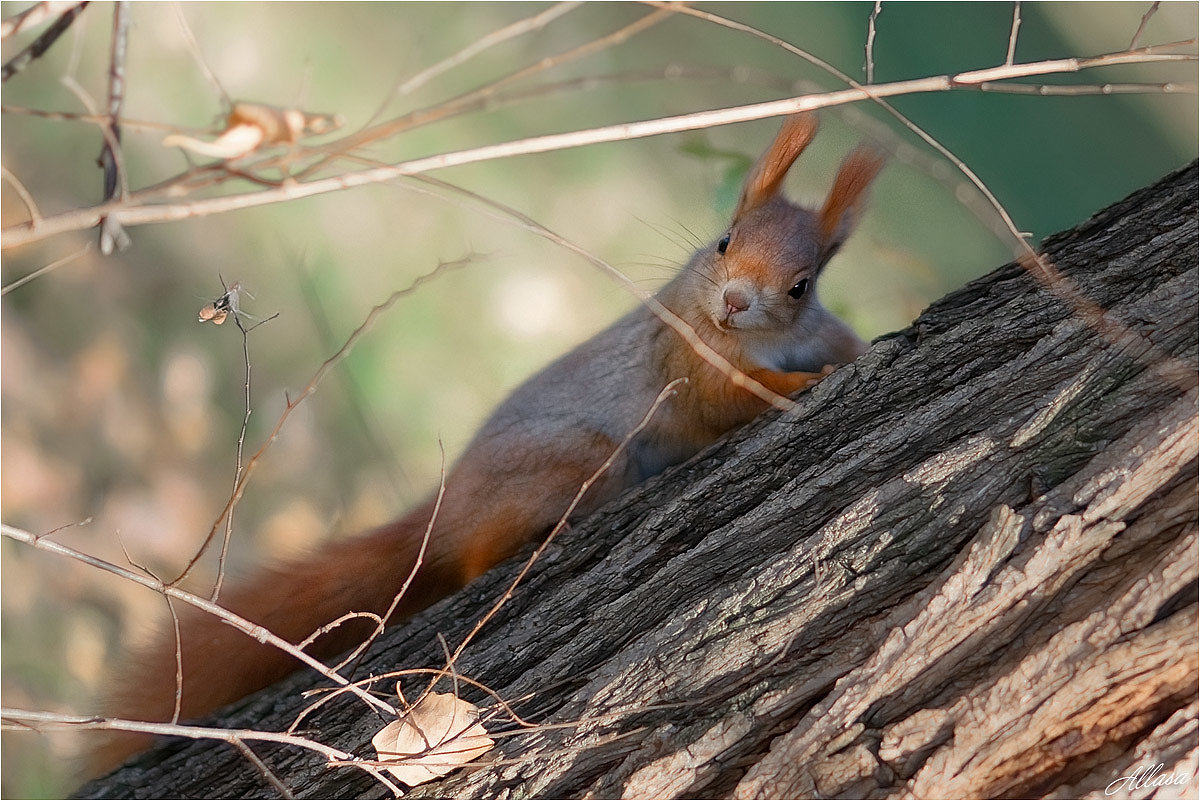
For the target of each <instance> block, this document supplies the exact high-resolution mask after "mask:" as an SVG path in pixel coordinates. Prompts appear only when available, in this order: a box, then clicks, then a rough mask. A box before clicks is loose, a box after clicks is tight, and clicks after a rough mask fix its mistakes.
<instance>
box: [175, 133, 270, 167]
mask: <svg viewBox="0 0 1200 801" xmlns="http://www.w3.org/2000/svg"><path fill="white" fill-rule="evenodd" d="M263 137H264V134H263V130H262V128H259V127H258V126H257V125H234V126H233V127H232V128H229V129H228V130H227V131H225V132H224V133H222V134H221V135H220V136H218V137H217V138H216V139H214V140H213V141H211V142H203V141H201V140H199V139H193V138H192V137H190V136H183V135H182V134H171V135H170V136H168V137H166V138H165V139H163V142H162V143H163V147H182V148H183V149H185V150H190V151H192V152H193V153H197V154H199V155H201V156H211V157H213V158H218V159H235V158H237V157H238V156H244V155H246V154H247V153H249V152H251V151H253V150H254V149H255V148H257V147H258V146H259V145H260V144H262V141H263Z"/></svg>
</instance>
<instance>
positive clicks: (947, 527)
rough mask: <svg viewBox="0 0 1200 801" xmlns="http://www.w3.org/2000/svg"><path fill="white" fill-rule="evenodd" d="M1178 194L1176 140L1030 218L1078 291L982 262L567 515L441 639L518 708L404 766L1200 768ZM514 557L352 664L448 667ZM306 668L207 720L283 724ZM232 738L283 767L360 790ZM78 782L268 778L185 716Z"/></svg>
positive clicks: (374, 788) (476, 769) (1052, 772)
mask: <svg viewBox="0 0 1200 801" xmlns="http://www.w3.org/2000/svg"><path fill="white" fill-rule="evenodd" d="M1196 197H1197V184H1196V166H1195V164H1193V165H1191V166H1189V167H1187V168H1185V169H1183V170H1181V171H1179V172H1177V173H1175V174H1173V175H1170V176H1168V177H1166V178H1165V179H1163V181H1161V182H1160V183H1159V184H1157V185H1156V186H1153V187H1150V188H1148V189H1145V190H1142V191H1140V192H1138V193H1136V194H1134V195H1133V196H1131V197H1130V198H1127V199H1126V200H1124V201H1122V202H1120V203H1118V204H1116V205H1115V206H1113V207H1111V208H1109V209H1107V210H1105V211H1103V212H1101V213H1100V214H1098V215H1097V216H1095V217H1094V218H1092V219H1091V220H1088V221H1087V222H1085V223H1083V224H1082V225H1080V226H1079V227H1077V228H1076V229H1074V230H1072V231H1068V232H1066V233H1064V234H1060V235H1057V236H1055V237H1052V238H1051V239H1050V240H1048V241H1047V242H1046V244H1045V246H1044V252H1045V253H1046V254H1047V256H1048V257H1049V258H1050V259H1051V260H1052V262H1053V263H1054V265H1055V266H1056V268H1057V269H1058V270H1059V271H1060V272H1061V273H1062V274H1063V275H1064V276H1066V278H1067V279H1068V280H1069V281H1070V282H1071V283H1073V285H1074V290H1073V291H1074V292H1075V293H1076V294H1075V297H1076V299H1078V298H1080V297H1082V298H1086V299H1087V303H1090V304H1095V305H1096V306H1099V307H1102V308H1103V309H1104V310H1105V313H1104V316H1103V319H1102V320H1101V319H1098V318H1097V317H1096V316H1095V315H1090V314H1089V313H1088V312H1087V311H1086V306H1081V305H1080V304H1079V303H1078V302H1076V301H1070V300H1064V299H1063V296H1062V295H1061V294H1059V293H1056V292H1055V291H1051V290H1050V289H1048V288H1047V287H1046V285H1045V284H1043V283H1041V282H1039V281H1038V280H1036V279H1035V278H1033V277H1031V275H1030V274H1029V273H1028V272H1026V271H1025V270H1024V269H1022V268H1021V267H1019V266H1017V265H1014V264H1010V265H1007V266H1005V267H1001V268H1000V269H998V270H996V271H995V272H993V273H992V274H990V275H988V276H986V277H984V278H982V279H980V280H977V281H974V282H972V283H971V284H969V285H967V286H965V287H963V288H962V289H961V290H959V291H957V292H955V293H953V294H951V295H950V296H948V297H946V298H944V299H943V300H941V301H939V302H938V303H936V304H934V305H933V306H932V307H931V308H930V309H929V310H928V311H926V312H925V313H924V314H923V315H922V316H921V317H920V318H919V319H918V320H917V321H916V322H915V323H914V324H913V325H912V327H910V328H908V329H907V330H904V331H901V332H899V333H896V334H893V335H890V336H888V337H884V338H883V339H881V340H879V341H877V342H876V343H875V344H874V346H873V347H872V349H871V351H870V353H868V354H867V355H866V356H864V357H863V358H861V359H859V360H858V361H857V362H856V363H855V364H854V365H853V366H852V367H848V368H844V369H842V370H839V371H838V372H837V373H835V374H834V375H833V376H831V377H830V378H828V379H827V380H825V381H823V382H822V383H821V384H819V385H818V386H817V387H816V388H815V389H813V390H812V391H810V392H808V393H807V394H805V395H803V396H801V397H800V398H799V402H798V404H797V405H796V407H795V408H794V409H793V410H791V411H789V412H785V413H775V414H768V415H764V416H763V417H762V418H761V419H759V420H757V421H756V422H755V423H753V424H751V425H750V426H747V427H746V428H744V429H742V430H740V431H737V432H735V433H734V434H733V435H732V436H730V437H728V438H727V439H725V440H724V441H723V442H721V443H719V444H717V445H716V446H714V447H713V448H711V449H709V450H708V451H707V452H705V453H703V454H701V455H700V456H699V457H697V458H695V459H693V460H691V461H690V462H688V463H687V464H685V465H683V466H681V467H679V468H678V469H674V470H671V471H669V472H668V473H667V474H665V475H663V476H660V477H659V478H657V479H655V480H653V481H650V482H648V483H647V484H645V485H644V486H641V487H639V488H637V489H635V490H634V491H632V492H630V493H629V494H627V495H626V496H624V497H623V498H621V499H620V500H619V501H618V502H616V503H614V504H612V505H610V506H609V507H608V508H606V509H605V510H603V511H601V512H600V513H599V514H597V515H595V516H593V517H591V518H590V519H587V520H585V521H583V522H581V523H580V524H578V525H577V526H575V527H573V528H572V529H571V530H569V531H566V532H564V533H563V534H562V535H561V536H560V537H559V538H558V539H557V540H555V542H554V543H553V544H552V545H551V547H550V548H549V550H548V551H547V553H546V554H545V555H544V556H543V557H542V558H541V559H540V560H539V562H538V563H537V564H536V565H535V567H534V568H533V570H532V572H531V574H530V576H529V578H528V579H527V580H526V581H525V582H524V583H523V584H522V585H521V587H520V588H519V589H518V591H517V592H516V594H515V596H514V597H513V598H512V599H511V600H510V601H509V602H508V603H507V605H505V606H504V607H503V609H502V610H501V611H500V612H499V614H498V615H497V616H496V618H495V619H494V620H493V621H492V622H491V623H489V624H488V625H487V626H486V628H485V629H484V630H483V631H482V633H481V634H480V635H479V637H478V638H477V639H476V640H475V641H474V643H473V644H472V645H471V646H470V647H469V648H467V650H466V651H465V653H464V655H463V657H462V659H461V660H460V661H459V663H458V665H457V668H456V669H457V672H458V674H459V675H460V676H461V677H465V678H469V679H473V680H475V681H478V682H482V683H483V684H485V685H487V686H488V687H489V688H491V690H493V691H494V692H495V693H497V694H498V695H499V696H500V697H502V698H504V699H505V700H507V701H509V702H510V703H511V704H512V705H513V707H514V708H515V710H516V711H517V712H518V713H519V714H520V715H521V716H522V717H523V718H524V719H525V720H526V721H528V722H530V723H532V724H538V727H536V728H533V729H531V730H529V729H524V728H522V727H521V726H519V725H517V724H515V723H511V722H510V723H508V724H507V725H502V724H500V722H499V720H497V721H495V722H493V723H492V724H491V725H490V728H492V729H494V730H496V729H499V730H507V731H509V732H510V733H511V734H510V735H508V736H503V737H500V738H498V739H497V747H496V749H494V750H493V751H491V752H489V753H488V754H486V755H484V756H483V757H481V758H480V759H479V760H478V761H477V762H476V763H473V765H472V767H471V768H469V769H467V770H460V771H458V772H456V773H453V774H451V775H450V776H448V777H446V778H445V779H442V780H440V781H437V782H434V783H432V784H429V785H424V786H422V787H419V788H417V789H415V790H414V791H413V792H412V794H411V795H412V796H415V797H429V796H443V797H500V796H506V797H507V796H514V797H519V796H545V797H554V798H569V797H581V796H600V797H616V796H629V797H642V798H658V797H693V798H696V797H748V796H769V797H791V798H795V797H816V796H835V797H836V796H842V797H885V796H916V797H956V796H957V797H986V796H1059V797H1069V796H1081V795H1093V796H1095V797H1098V798H1103V797H1105V790H1106V788H1109V789H1113V788H1115V794H1116V795H1118V796H1120V795H1130V794H1132V795H1136V796H1148V795H1150V794H1152V793H1154V792H1158V793H1160V794H1161V793H1166V794H1167V795H1171V794H1178V795H1185V796H1186V795H1191V796H1195V794H1196V793H1197V789H1198V787H1197V714H1198V706H1197V678H1198V668H1197V650H1198V643H1197V595H1198V590H1197V542H1196V536H1197V518H1198V514H1197V437H1198V434H1197V389H1196V383H1197V382H1196V368H1197V280H1198V279H1197V259H1198V256H1197V209H1196ZM1093 308H1094V307H1093ZM523 561H524V559H521V560H517V561H513V562H510V563H507V564H506V565H504V566H501V567H500V568H497V569H496V570H493V571H492V572H491V573H489V574H488V575H486V576H484V577H483V578H482V579H480V580H479V581H477V582H476V583H474V584H472V585H471V586H470V587H468V588H467V589H466V590H465V591H463V592H461V593H459V594H458V595H456V596H455V597H453V598H450V599H447V600H446V601H444V602H442V603H441V604H439V605H437V606H436V607H434V608H433V609H431V610H429V611H428V612H426V613H425V614H423V615H421V616H420V617H418V618H417V619H415V620H413V621H411V622H409V623H407V624H405V625H403V626H400V627H397V628H395V629H392V630H390V631H389V632H388V633H387V634H386V635H385V636H384V637H383V638H382V639H381V641H380V643H378V644H377V645H376V647H375V648H374V649H373V651H372V653H371V655H370V657H369V659H368V660H366V662H365V663H364V664H363V666H362V667H361V668H360V669H359V671H358V675H360V676H363V675H367V674H368V672H371V673H376V674H378V673H383V672H386V671H389V670H395V669H397V668H413V667H425V668H436V667H438V666H440V665H441V664H443V663H444V660H445V657H444V652H443V647H442V645H440V644H439V643H438V640H437V637H438V635H439V634H441V635H443V636H444V637H445V640H446V642H447V643H449V646H450V648H451V649H453V648H454V647H455V646H456V645H457V644H458V643H459V642H461V641H462V639H463V638H464V637H465V636H466V633H467V632H468V631H469V630H470V629H471V627H472V625H473V624H474V622H475V621H476V620H477V619H478V618H479V617H480V615H481V614H482V613H483V611H484V610H485V609H487V608H488V607H490V605H491V604H492V602H493V601H494V600H495V599H496V598H497V597H498V596H499V595H500V594H501V593H502V592H503V590H504V588H505V587H507V585H508V584H509V583H510V582H511V581H512V579H513V577H514V576H515V575H516V574H517V572H518V570H519V568H520V565H521V564H522V563H523ZM314 681H315V680H314V677H313V675H312V674H297V675H295V676H293V677H291V679H289V680H287V681H284V682H282V683H280V684H278V685H276V686H275V687H272V688H269V689H268V690H266V691H264V692H263V693H260V694H258V695H257V696H255V697H253V698H252V699H250V700H249V701H247V702H245V703H243V704H241V705H239V706H238V707H235V708H233V709H232V710H231V711H227V712H226V714H225V715H224V716H223V717H222V718H221V720H220V725H222V726H228V727H238V728H244V727H251V728H258V729H274V730H280V729H283V728H286V727H287V726H288V725H289V724H290V723H291V722H292V720H293V719H294V718H295V716H296V715H297V714H298V713H299V711H300V710H301V709H303V708H304V707H305V706H306V705H307V704H309V703H311V700H312V699H305V698H302V697H300V695H299V692H300V691H302V690H304V689H308V688H310V687H311V686H313V685H314ZM424 683H425V679H424V678H423V677H414V678H409V679H407V680H406V683H405V687H406V691H407V695H408V696H409V697H410V698H412V697H414V696H415V695H417V693H418V692H419V690H420V688H421V687H423V686H424ZM451 684H452V681H451V679H449V678H447V679H444V680H443V681H442V682H441V684H440V685H439V689H441V690H443V691H449V690H450V687H451ZM459 685H460V694H461V695H462V696H463V697H465V698H467V699H469V700H472V701H475V702H476V703H479V704H480V705H481V706H483V707H487V708H489V709H490V708H493V707H495V706H496V703H495V701H494V699H493V698H491V697H490V696H488V695H487V694H485V693H483V692H481V691H480V690H478V689H477V688H475V687H473V686H469V685H468V684H467V683H466V682H465V681H460V682H459ZM393 686H394V682H393V681H392V680H388V681H386V682H382V683H381V684H380V686H379V687H378V689H380V690H387V691H388V692H391V690H392V688H393ZM551 724H552V725H554V726H555V727H554V728H550V727H549V725H551ZM382 725H383V721H382V720H381V719H380V718H379V717H378V716H377V715H375V714H374V713H371V712H369V711H365V710H364V708H363V706H362V704H361V702H355V701H353V700H350V699H348V698H347V699H344V700H342V699H339V700H338V701H336V702H334V703H332V704H329V705H327V706H326V707H323V708H322V710H321V711H320V712H318V713H317V714H314V715H312V716H310V717H309V718H308V719H306V722H305V725H304V729H305V731H306V732H307V733H308V734H309V736H312V737H314V738H316V739H319V740H321V741H322V742H326V743H329V744H331V745H334V746H337V747H339V748H341V749H343V750H346V751H351V752H353V753H355V754H359V755H361V756H363V757H366V758H373V757H374V751H373V749H372V748H371V746H370V741H371V737H372V735H373V734H374V733H375V731H377V730H378V729H379V728H380V727H381V726H382ZM254 749H255V751H256V753H257V754H258V755H259V756H260V757H261V758H262V760H263V761H264V762H265V763H266V764H267V765H269V766H270V770H271V771H272V772H273V773H274V774H275V776H276V777H277V778H278V779H279V780H280V781H282V782H283V783H284V784H285V785H286V786H287V787H289V788H290V790H291V792H293V793H294V794H295V795H297V796H302V797H350V796H368V797H378V796H384V795H387V791H386V790H385V788H384V787H382V786H381V785H380V784H378V783H376V782H375V781H374V780H373V779H371V778H370V777H369V776H367V775H366V774H364V773H363V772H361V771H359V770H357V769H355V768H351V767H337V768H328V767H326V766H325V765H324V763H323V762H322V761H321V760H320V759H319V758H317V757H315V756H313V755H311V754H310V753H307V752H302V751H300V750H296V749H290V748H284V747H277V746H272V745H266V744H261V743H258V744H254ZM1156 765H1161V766H1162V767H1161V769H1160V771H1159V772H1158V773H1157V777H1155V774H1153V773H1151V772H1149V770H1148V769H1151V768H1153V766H1156ZM1139 770H1141V771H1142V772H1141V773H1137V771H1139ZM1126 777H1134V778H1126ZM1123 778H1126V780H1125V781H1123V782H1122V781H1120V780H1122V779H1123ZM1168 779H1171V780H1173V781H1183V782H1185V783H1186V784H1184V786H1177V785H1174V784H1166V785H1165V786H1162V787H1157V786H1156V785H1161V784H1163V782H1165V781H1167V780H1168ZM1114 782H1117V784H1113V783H1114ZM1143 785H1147V786H1143ZM1151 785H1154V786H1151ZM83 792H85V793H86V794H88V795H89V796H90V797H97V798H101V797H107V798H114V797H136V798H152V797H182V796H247V797H258V796H272V795H275V794H276V793H277V790H276V789H273V788H272V786H271V785H270V784H269V783H268V782H267V781H266V779H265V778H264V775H263V773H262V772H261V771H260V770H259V769H257V768H255V767H254V766H252V765H251V764H250V763H249V762H248V761H247V760H246V759H245V758H244V757H243V756H242V755H241V754H240V753H239V752H238V751H236V750H235V749H233V748H232V747H230V746H228V745H225V744H213V743H212V742H211V741H197V742H187V741H179V742H172V743H168V744H165V745H164V746H163V747H160V748H159V749H158V750H156V751H154V752H152V753H150V754H148V755H146V756H144V757H143V758H141V759H140V760H138V761H137V762H135V763H133V764H131V765H130V766H127V767H126V768H123V769H122V770H120V771H118V772H116V773H114V774H112V775H111V776H109V777H107V778H105V779H103V780H100V781H98V782H95V783H93V784H91V785H89V786H87V787H86V788H84V791H83Z"/></svg>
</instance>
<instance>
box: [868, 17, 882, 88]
mask: <svg viewBox="0 0 1200 801" xmlns="http://www.w3.org/2000/svg"><path fill="white" fill-rule="evenodd" d="M881 11H883V0H875V6H874V7H873V8H872V9H871V15H870V16H869V17H867V47H866V50H867V83H868V84H872V83H875V23H876V20H878V19H879V13H880V12H881Z"/></svg>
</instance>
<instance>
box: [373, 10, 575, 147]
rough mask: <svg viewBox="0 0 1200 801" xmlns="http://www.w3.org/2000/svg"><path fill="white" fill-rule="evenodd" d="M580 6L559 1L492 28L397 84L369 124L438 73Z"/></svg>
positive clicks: (546, 23)
mask: <svg viewBox="0 0 1200 801" xmlns="http://www.w3.org/2000/svg"><path fill="white" fill-rule="evenodd" d="M579 6H580V3H578V2H567V3H556V4H554V5H553V6H551V7H550V8H548V9H546V10H545V11H542V12H541V13H539V14H535V15H533V16H532V17H526V18H524V19H521V20H517V21H516V22H514V23H512V24H510V25H506V26H505V27H503V28H501V29H499V30H497V31H492V32H491V33H489V34H487V35H486V36H484V37H482V38H480V39H479V40H477V41H475V42H472V43H471V44H470V45H468V46H466V47H464V48H463V49H462V50H460V51H458V52H457V53H455V54H454V55H452V56H449V57H448V58H445V59H442V60H441V61H439V62H438V63H436V64H433V65H431V66H429V67H427V68H425V69H423V70H421V71H420V72H418V73H417V74H416V75H414V76H412V77H411V78H409V79H408V80H407V81H405V82H404V83H402V84H399V85H398V86H396V87H395V88H394V89H393V90H392V92H391V94H390V95H388V97H387V99H385V100H384V101H383V103H382V104H380V106H379V109H378V110H377V111H376V112H375V113H374V114H373V115H372V116H371V120H369V121H368V123H367V124H368V125H369V124H370V122H371V121H374V120H375V119H377V118H378V117H379V116H380V115H381V114H383V110H384V109H385V108H387V107H388V105H390V104H391V103H392V102H393V101H395V100H396V99H397V98H399V97H402V96H404V95H407V94H409V93H411V92H414V91H416V90H417V89H419V88H420V87H422V86H424V85H425V84H427V83H429V81H431V80H433V79H434V78H436V77H437V76H439V75H441V74H443V73H445V72H448V71H450V70H451V69H453V68H455V67H457V66H459V65H460V64H464V63H466V62H467V61H469V60H470V59H472V58H474V57H475V56H477V55H479V54H480V53H483V52H484V51H486V50H489V49H491V48H493V47H495V46H496V45H498V44H501V43H503V42H507V41H508V40H509V39H514V38H516V37H518V36H522V35H524V34H526V33H529V32H531V31H536V30H541V29H542V28H544V27H545V26H546V25H548V24H549V23H550V22H552V21H554V20H556V19H558V18H559V17H561V16H562V15H563V14H566V13H567V12H569V11H573V10H575V9H576V8H578V7H579Z"/></svg>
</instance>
